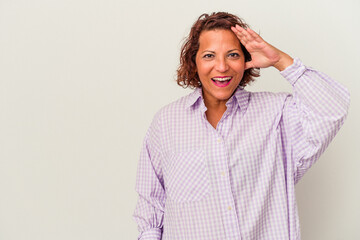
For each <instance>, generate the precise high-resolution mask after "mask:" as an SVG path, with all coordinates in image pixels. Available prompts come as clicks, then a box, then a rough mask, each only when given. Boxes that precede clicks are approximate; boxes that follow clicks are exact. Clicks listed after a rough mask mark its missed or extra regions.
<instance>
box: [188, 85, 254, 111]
mask: <svg viewBox="0 0 360 240" xmlns="http://www.w3.org/2000/svg"><path fill="white" fill-rule="evenodd" d="M249 98H250V92H248V91H246V90H244V88H242V87H238V88H237V89H236V90H235V93H234V95H233V96H232V97H231V98H230V99H229V101H228V103H229V104H232V102H234V101H236V102H237V104H238V105H239V107H240V110H241V111H245V110H246V109H247V106H248V104H249ZM199 99H201V100H203V97H202V88H201V87H198V88H196V89H195V90H194V91H193V92H192V93H190V95H189V97H188V99H187V102H186V108H190V107H192V106H195V105H196V103H197V102H198V101H199ZM228 103H227V104H228Z"/></svg>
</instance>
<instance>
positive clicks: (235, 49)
mask: <svg viewBox="0 0 360 240" xmlns="http://www.w3.org/2000/svg"><path fill="white" fill-rule="evenodd" d="M232 51H240V49H238V48H234V49H232V50H229V51H227V52H228V53H229V52H232Z"/></svg>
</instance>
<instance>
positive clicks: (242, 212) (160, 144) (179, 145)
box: [134, 59, 349, 240]
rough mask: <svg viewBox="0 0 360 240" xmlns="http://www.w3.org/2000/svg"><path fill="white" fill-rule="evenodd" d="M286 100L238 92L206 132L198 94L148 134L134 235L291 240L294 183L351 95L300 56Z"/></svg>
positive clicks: (159, 117)
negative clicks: (215, 124)
mask: <svg viewBox="0 0 360 240" xmlns="http://www.w3.org/2000/svg"><path fill="white" fill-rule="evenodd" d="M281 74H282V76H283V77H284V78H286V79H287V80H288V81H289V82H290V83H291V84H292V86H293V94H288V93H270V92H257V93H252V92H248V91H245V90H243V89H240V88H239V89H237V91H236V92H235V93H234V95H233V96H232V97H231V98H230V99H229V100H228V102H227V104H226V105H227V110H226V112H225V113H224V115H223V117H222V118H221V120H220V121H219V123H218V125H217V128H216V129H214V128H213V127H212V126H211V125H210V124H209V122H208V121H207V120H206V116H205V111H206V107H205V105H204V102H203V99H202V94H201V89H196V90H195V91H194V92H193V93H191V94H189V95H188V96H185V97H183V98H181V99H179V100H178V101H176V102H174V103H172V104H169V105H167V106H165V107H164V108H162V109H161V110H160V111H159V112H158V113H157V114H156V115H155V117H154V120H153V122H152V124H151V126H150V128H149V130H148V132H147V133H146V136H145V140H144V145H143V148H142V151H141V156H140V160H139V165H138V173H137V182H136V191H137V192H138V193H139V200H138V203H137V206H136V209H135V212H134V218H135V220H136V222H137V224H138V227H139V231H140V235H139V239H144V240H145V239H151V240H153V239H154V240H155V239H163V240H233V239H246V240H250V239H251V240H269V239H274V240H282V239H290V240H298V239H300V229H299V217H298V213H297V206H296V199H295V184H296V183H297V182H298V181H299V179H301V177H302V176H303V175H304V173H305V172H306V171H307V170H308V169H309V168H310V167H311V165H312V164H313V163H314V162H315V161H316V160H317V159H318V158H319V156H320V154H321V153H322V152H323V151H324V150H325V148H326V147H327V146H328V144H329V143H330V141H331V139H332V138H333V137H334V136H335V134H336V133H337V131H338V130H339V129H340V127H341V125H342V124H343V122H344V120H345V117H346V114H347V109H348V106H349V93H348V91H347V90H346V88H344V87H343V86H342V85H340V84H339V83H337V82H335V81H334V80H332V79H330V78H329V77H328V76H326V75H325V74H323V73H320V72H318V71H315V70H313V69H311V68H308V67H305V66H304V65H303V64H302V62H301V61H300V60H299V59H295V60H294V63H293V64H292V65H291V66H289V67H288V68H286V69H285V70H284V71H282V72H281Z"/></svg>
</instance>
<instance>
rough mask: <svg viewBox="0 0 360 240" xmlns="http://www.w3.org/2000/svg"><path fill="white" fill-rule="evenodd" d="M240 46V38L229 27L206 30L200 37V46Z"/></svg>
mask: <svg viewBox="0 0 360 240" xmlns="http://www.w3.org/2000/svg"><path fill="white" fill-rule="evenodd" d="M227 47H232V48H234V47H235V48H240V49H241V46H240V42H239V39H238V38H237V37H236V35H235V34H234V33H233V32H232V31H231V30H227V29H214V30H205V31H203V32H201V34H200V37H199V48H227Z"/></svg>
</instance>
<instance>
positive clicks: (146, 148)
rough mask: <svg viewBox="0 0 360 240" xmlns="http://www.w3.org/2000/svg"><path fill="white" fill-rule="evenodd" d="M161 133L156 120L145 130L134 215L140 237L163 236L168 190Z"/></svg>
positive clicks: (142, 239)
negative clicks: (161, 151)
mask: <svg viewBox="0 0 360 240" xmlns="http://www.w3.org/2000/svg"><path fill="white" fill-rule="evenodd" d="M158 136H159V131H158V128H157V127H156V120H154V121H153V123H152V125H151V126H150V128H149V130H148V132H147V133H146V136H145V139H144V143H143V147H142V150H141V154H140V159H139V164H138V171H137V179H136V191H137V192H138V194H139V199H138V202H137V205H136V209H135V212H134V215H133V217H134V219H135V221H136V222H137V224H138V230H139V232H140V235H139V238H138V239H139V240H159V239H161V236H162V227H163V215H164V202H165V191H164V183H163V176H162V170H161V154H160V151H159V148H160V143H159V140H158Z"/></svg>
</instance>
